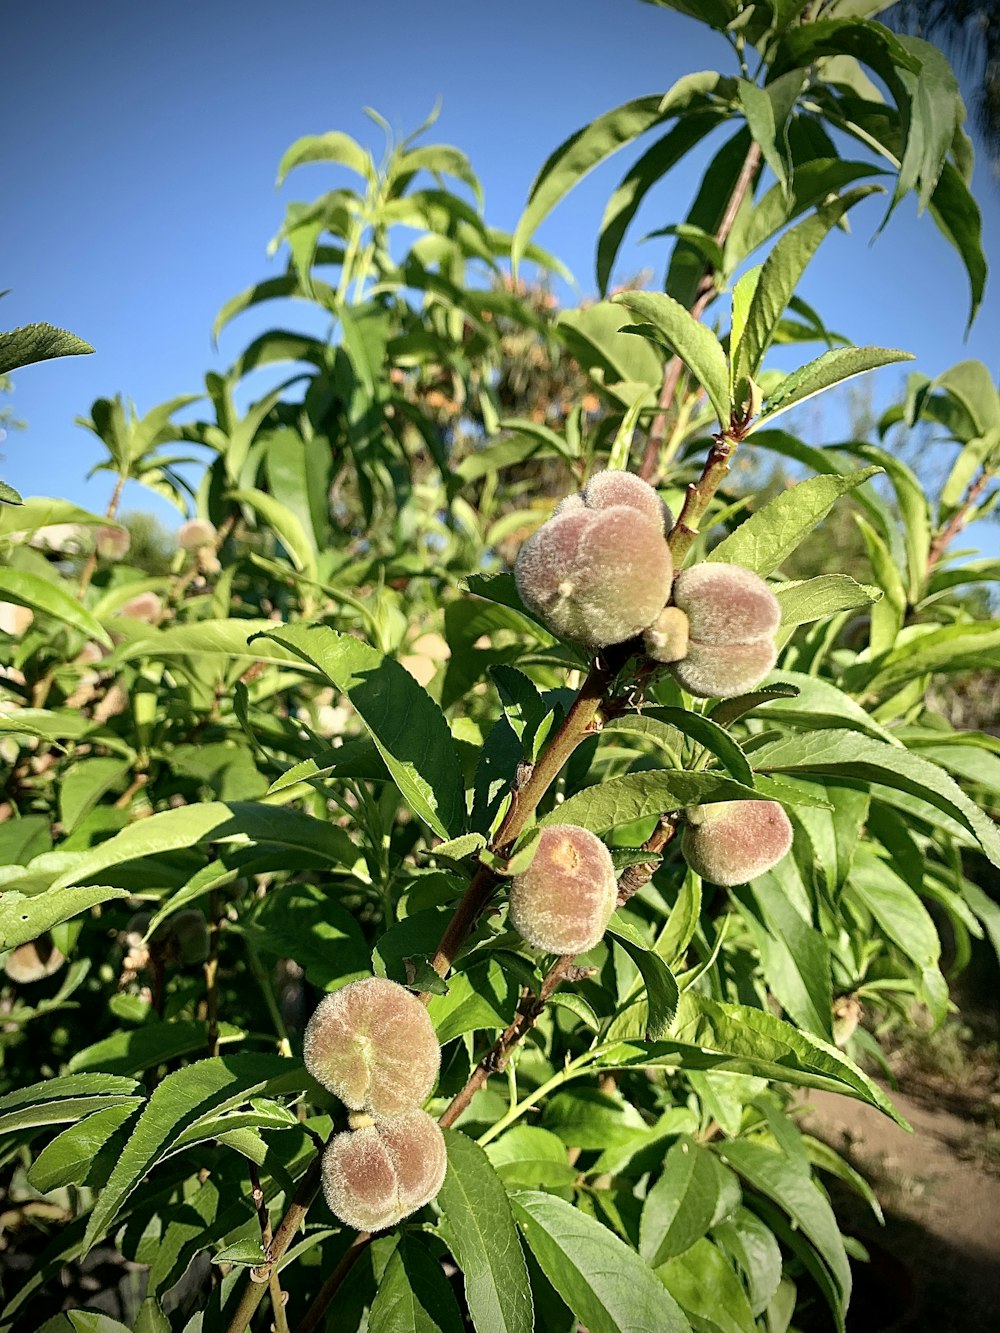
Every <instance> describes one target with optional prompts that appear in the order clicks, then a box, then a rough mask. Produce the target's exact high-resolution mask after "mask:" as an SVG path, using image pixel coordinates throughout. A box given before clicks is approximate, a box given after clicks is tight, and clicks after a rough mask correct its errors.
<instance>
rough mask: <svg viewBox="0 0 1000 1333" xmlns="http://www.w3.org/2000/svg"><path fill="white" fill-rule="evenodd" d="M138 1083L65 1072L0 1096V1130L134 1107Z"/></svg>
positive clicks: (136, 1101)
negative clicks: (93, 1112)
mask: <svg viewBox="0 0 1000 1333" xmlns="http://www.w3.org/2000/svg"><path fill="white" fill-rule="evenodd" d="M137 1088H138V1084H137V1083H136V1082H135V1080H134V1079H131V1078H119V1077H117V1076H116V1075H114V1074H65V1075H63V1076H62V1077H60V1078H50V1079H49V1080H48V1081H47V1082H45V1083H33V1084H31V1085H30V1086H29V1087H26V1088H18V1089H17V1091H16V1092H8V1093H7V1094H6V1095H5V1096H3V1097H0V1133H3V1134H10V1133H13V1132H14V1131H15V1130H18V1129H28V1128H31V1127H32V1126H34V1125H58V1124H62V1123H65V1122H66V1121H69V1120H74V1121H75V1120H79V1119H80V1117H81V1116H85V1115H89V1114H90V1113H91V1112H92V1111H101V1110H104V1109H105V1108H106V1107H110V1106H136V1105H138V1103H139V1102H140V1101H141V1100H142V1099H141V1098H140V1097H137V1096H136V1095H135V1093H136V1091H137Z"/></svg>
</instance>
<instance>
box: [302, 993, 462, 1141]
mask: <svg viewBox="0 0 1000 1333" xmlns="http://www.w3.org/2000/svg"><path fill="white" fill-rule="evenodd" d="M304 1054H305V1062H306V1068H307V1069H308V1070H309V1072H310V1074H312V1076H313V1078H315V1079H316V1080H317V1082H319V1083H322V1084H323V1086H324V1088H327V1089H329V1091H330V1092H332V1093H334V1094H335V1095H336V1096H337V1097H339V1098H340V1100H341V1101H342V1102H343V1103H344V1104H345V1105H346V1106H349V1107H351V1109H352V1110H355V1111H358V1110H362V1109H364V1110H367V1111H371V1113H372V1114H373V1115H376V1116H378V1115H382V1116H386V1115H397V1114H399V1113H400V1112H402V1111H409V1110H412V1109H413V1108H414V1107H417V1106H419V1105H420V1104H421V1102H423V1101H425V1100H426V1098H427V1097H428V1095H429V1094H430V1091H431V1089H432V1088H433V1087H434V1082H435V1080H436V1079H437V1074H438V1069H439V1068H440V1065H441V1048H440V1046H439V1045H438V1040H437V1036H436V1035H435V1032H434V1024H433V1023H432V1022H431V1020H430V1017H429V1016H428V1013H427V1010H426V1009H425V1008H424V1006H423V1005H422V1004H421V1003H420V1001H419V1000H418V999H417V997H416V996H415V995H414V994H413V993H412V992H411V991H408V990H407V989H406V988H405V987H404V986H400V985H399V984H398V983H397V982H395V981H388V980H387V979H386V978H385V977H366V978H365V979H364V980H363V981H352V982H351V983H350V984H349V985H347V986H344V987H343V988H342V989H341V990H338V991H334V992H333V994H332V995H327V996H326V997H325V998H324V999H322V1000H321V1001H320V1003H319V1006H318V1007H317V1009H316V1012H315V1013H314V1014H313V1016H312V1018H311V1019H310V1020H309V1023H308V1025H307V1026H306V1031H305V1041H304Z"/></svg>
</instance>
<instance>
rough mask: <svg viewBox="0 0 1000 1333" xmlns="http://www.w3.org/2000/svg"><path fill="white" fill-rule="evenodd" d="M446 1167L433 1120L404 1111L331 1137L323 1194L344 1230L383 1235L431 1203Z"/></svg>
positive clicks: (440, 1137)
mask: <svg viewBox="0 0 1000 1333" xmlns="http://www.w3.org/2000/svg"><path fill="white" fill-rule="evenodd" d="M447 1166H448V1157H447V1151H446V1149H445V1143H444V1135H443V1134H442V1133H441V1129H440V1127H439V1126H438V1123H437V1121H436V1120H434V1119H433V1118H432V1117H431V1116H429V1115H428V1114H427V1112H426V1111H417V1110H414V1111H408V1112H407V1113H406V1114H405V1115H398V1116H391V1117H388V1118H377V1119H376V1120H375V1121H374V1123H373V1124H369V1125H365V1126H363V1127H361V1128H360V1129H355V1130H348V1131H347V1132H346V1133H344V1134H337V1135H336V1136H335V1137H334V1138H332V1139H331V1140H330V1142H329V1143H328V1144H327V1146H326V1150H325V1151H324V1153H323V1193H324V1195H325V1196H326V1201H327V1204H328V1205H329V1207H330V1211H331V1212H332V1213H333V1214H335V1216H337V1217H339V1218H340V1220H341V1222H343V1223H344V1224H345V1225H346V1226H349V1227H354V1228H355V1229H356V1230H358V1231H384V1230H385V1228H386V1227H391V1226H395V1224H396V1223H397V1222H399V1221H401V1220H402V1218H404V1217H409V1215H410V1214H411V1213H415V1212H416V1211H417V1209H418V1208H422V1207H423V1205H424V1204H425V1203H430V1201H431V1199H433V1198H434V1197H435V1195H436V1194H437V1192H438V1190H439V1189H440V1188H441V1184H442V1182H443V1180H444V1177H445V1171H446V1170H447Z"/></svg>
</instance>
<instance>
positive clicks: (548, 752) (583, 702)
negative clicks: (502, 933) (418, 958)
mask: <svg viewBox="0 0 1000 1333" xmlns="http://www.w3.org/2000/svg"><path fill="white" fill-rule="evenodd" d="M628 654H629V650H628V648H627V647H626V646H624V645H617V646H616V647H614V648H612V649H609V650H608V651H607V653H606V654H605V656H604V657H603V658H599V659H598V660H597V661H595V662H594V664H593V665H592V666H591V668H590V671H589V672H588V673H587V678H586V680H585V681H584V682H583V685H582V686H581V687H580V692H579V694H578V695H577V696H576V699H575V700H574V701H573V705H572V707H571V708H570V710H569V712H568V713H567V714H566V717H565V718H564V720H563V722H562V724H561V726H560V727H559V729H558V730H557V731H556V733H555V735H554V736H553V737H552V739H551V741H550V742H549V744H548V745H547V746H546V748H545V752H544V754H543V755H542V756H541V758H540V759H539V761H538V763H537V764H536V765H535V766H534V768H533V769H532V771H531V774H530V776H529V777H528V779H527V781H526V782H525V783H524V785H523V786H520V787H517V788H515V789H514V790H513V791H512V793H511V803H510V808H509V809H508V811H507V813H506V815H505V816H504V819H503V822H502V823H501V825H500V828H499V830H498V831H497V834H496V837H495V838H494V839H493V840H492V843H491V850H493V851H497V852H499V853H501V854H502V853H503V852H504V851H505V850H506V849H507V848H509V847H510V846H511V844H512V843H514V842H515V841H516V839H517V838H518V837H520V835H521V834H522V833H523V832H524V830H525V829H526V828H527V826H528V824H529V823H530V822H531V819H532V816H533V815H534V813H535V810H536V809H537V808H538V803H539V802H540V801H541V799H542V797H543V796H544V795H545V793H546V792H547V791H548V789H549V787H550V786H551V785H552V783H553V782H554V781H555V779H556V778H557V777H558V776H559V773H560V770H561V769H562V767H563V765H564V764H565V763H566V761H567V759H569V757H570V755H571V754H572V753H573V751H574V750H575V749H576V747H577V746H578V745H579V744H580V742H581V741H582V740H584V739H585V738H586V737H587V736H588V735H591V734H592V733H593V732H594V731H596V730H597V728H598V723H597V713H598V709H599V708H600V706H601V703H602V701H603V699H604V696H605V694H606V693H607V691H608V690H609V689H610V687H611V685H612V684H613V683H614V680H615V677H616V676H617V675H618V672H619V671H620V670H621V668H622V667H623V666H624V665H625V662H626V661H627V660H628ZM498 880H499V876H498V875H497V873H496V872H495V871H494V870H493V869H492V868H491V867H489V866H486V865H481V866H480V867H479V869H478V870H477V871H476V873H475V874H474V875H473V877H472V880H471V882H470V884H469V887H468V888H467V889H466V890H465V893H464V895H463V896H462V899H461V901H460V902H459V904H458V906H457V907H456V909H455V914H454V916H453V917H452V918H451V920H450V921H449V923H448V927H447V929H446V930H445V932H444V934H443V935H442V936H441V941H440V943H439V944H438V947H437V949H436V951H435V953H434V957H433V958H432V959H431V966H432V967H433V968H434V971H435V972H437V974H438V976H442V977H443V976H445V974H446V973H447V972H448V971H449V970H450V969H451V967H452V966H453V964H454V962H455V959H456V958H457V956H458V951H459V949H461V947H462V945H463V944H464V943H465V941H466V939H467V938H468V936H469V935H470V934H471V932H472V930H473V929H474V928H475V925H476V922H477V921H478V920H479V916H480V914H481V913H482V912H483V910H484V909H485V908H486V906H487V905H488V903H489V901H490V899H491V898H492V897H493V892H494V890H495V888H496V886H497V882H498ZM427 998H429V997H427Z"/></svg>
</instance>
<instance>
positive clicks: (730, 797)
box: [539, 769, 760, 836]
mask: <svg viewBox="0 0 1000 1333" xmlns="http://www.w3.org/2000/svg"><path fill="white" fill-rule="evenodd" d="M750 800H760V792H758V791H754V789H753V788H752V787H745V786H743V784H742V783H740V782H734V781H733V780H732V778H727V777H725V776H724V775H723V774H721V773H681V772H677V771H673V770H667V769H661V770H652V771H650V772H643V773H626V774H624V775H622V776H621V777H617V778H610V779H608V781H606V782H602V783H600V784H599V785H598V786H595V787H585V788H584V789H583V791H579V792H577V793H576V795H575V796H570V797H569V798H568V800H566V801H564V802H563V803H562V805H559V806H556V808H555V809H554V810H551V811H550V812H549V813H548V814H547V815H545V816H544V817H543V818H542V819H541V820H540V821H539V822H540V823H541V824H543V825H544V824H579V825H580V826H581V827H582V828H587V829H590V831H591V833H596V834H598V835H599V836H600V835H601V834H604V833H607V832H609V830H611V829H613V828H617V827H618V826H619V825H621V824H631V823H633V822H634V821H635V820H637V819H645V818H646V817H647V816H648V815H660V814H663V813H664V812H666V811H670V810H680V809H683V807H684V806H686V805H704V804H706V803H708V802H710V801H750Z"/></svg>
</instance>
